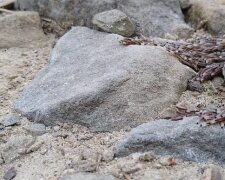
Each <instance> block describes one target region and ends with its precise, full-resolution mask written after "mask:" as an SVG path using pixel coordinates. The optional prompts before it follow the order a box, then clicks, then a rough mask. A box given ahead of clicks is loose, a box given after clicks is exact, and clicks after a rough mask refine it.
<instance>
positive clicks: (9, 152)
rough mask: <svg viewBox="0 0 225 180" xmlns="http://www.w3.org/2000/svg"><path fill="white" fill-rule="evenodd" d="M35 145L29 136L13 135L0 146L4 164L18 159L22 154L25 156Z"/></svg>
mask: <svg viewBox="0 0 225 180" xmlns="http://www.w3.org/2000/svg"><path fill="white" fill-rule="evenodd" d="M34 143H35V139H34V138H33V137H32V136H31V135H29V136H24V135H14V136H11V137H10V138H9V139H8V141H7V143H6V144H1V146H0V152H2V158H3V160H4V162H6V163H8V162H12V161H13V160H15V159H18V158H19V157H20V156H21V155H22V154H25V153H26V151H27V149H28V148H29V147H30V146H32V145H33V144H34Z"/></svg>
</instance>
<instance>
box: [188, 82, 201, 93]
mask: <svg viewBox="0 0 225 180" xmlns="http://www.w3.org/2000/svg"><path fill="white" fill-rule="evenodd" d="M187 89H188V90H190V91H197V92H200V93H201V92H203V91H204V87H203V85H202V84H201V83H200V82H198V81H189V82H188V87H187Z"/></svg>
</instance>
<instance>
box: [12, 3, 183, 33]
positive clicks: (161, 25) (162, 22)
mask: <svg viewBox="0 0 225 180" xmlns="http://www.w3.org/2000/svg"><path fill="white" fill-rule="evenodd" d="M16 6H17V8H19V9H22V10H36V11H38V12H39V13H40V14H41V15H43V16H45V17H50V18H53V19H55V20H57V21H61V22H66V21H71V22H74V24H75V25H82V26H83V25H84V26H88V27H91V26H92V25H91V20H92V18H93V16H94V15H95V14H97V13H100V12H103V11H107V10H112V9H118V10H121V11H122V12H124V13H126V14H127V15H128V17H130V18H131V20H132V21H133V22H134V23H135V25H137V32H138V33H141V34H143V35H145V36H164V35H165V33H173V32H176V27H178V28H179V26H180V25H185V22H184V19H183V14H182V12H181V9H180V4H179V1H178V0H138V1H136V0H126V1H124V0H83V1H80V0H64V1H50V0H18V1H17V5H16ZM71 7H73V8H71Z"/></svg>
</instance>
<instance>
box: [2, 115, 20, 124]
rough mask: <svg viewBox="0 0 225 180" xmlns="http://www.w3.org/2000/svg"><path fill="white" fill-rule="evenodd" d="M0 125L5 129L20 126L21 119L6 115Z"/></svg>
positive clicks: (16, 116) (17, 116)
mask: <svg viewBox="0 0 225 180" xmlns="http://www.w3.org/2000/svg"><path fill="white" fill-rule="evenodd" d="M0 124H2V125H3V126H5V127H8V126H15V125H20V124H21V117H20V116H19V115H18V114H15V113H12V114H8V115H7V116H5V117H4V119H3V120H2V121H0Z"/></svg>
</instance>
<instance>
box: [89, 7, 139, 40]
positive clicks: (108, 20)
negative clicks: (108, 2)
mask: <svg viewBox="0 0 225 180" xmlns="http://www.w3.org/2000/svg"><path fill="white" fill-rule="evenodd" d="M92 23H93V24H94V25H96V26H97V27H98V28H100V29H102V30H103V31H106V32H110V33H114V34H119V35H122V36H127V37H129V36H131V35H133V34H134V30H135V27H134V25H133V23H132V22H131V21H130V18H129V17H128V16H127V15H126V14H125V13H123V12H121V11H119V10H117V9H113V10H109V11H104V12H101V13H98V14H96V15H95V16H94V17H93V20H92Z"/></svg>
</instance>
